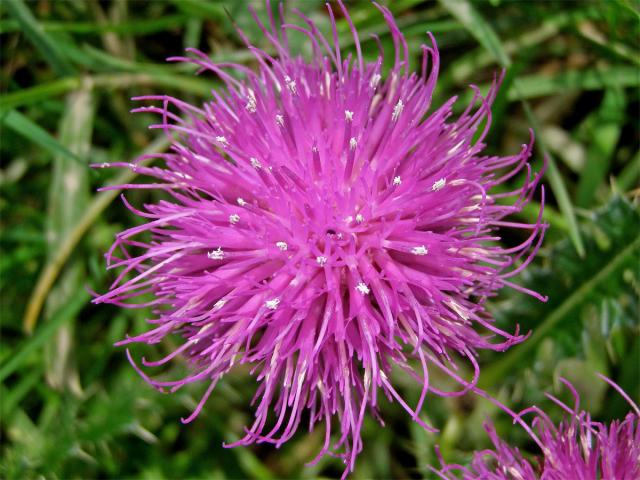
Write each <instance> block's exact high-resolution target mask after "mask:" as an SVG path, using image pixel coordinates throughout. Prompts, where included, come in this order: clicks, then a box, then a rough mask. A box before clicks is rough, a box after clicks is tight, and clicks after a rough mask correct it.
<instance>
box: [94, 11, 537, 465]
mask: <svg viewBox="0 0 640 480" xmlns="http://www.w3.org/2000/svg"><path fill="white" fill-rule="evenodd" d="M339 5H340V9H341V11H342V13H343V14H344V16H345V18H346V20H347V22H348V23H349V25H350V27H351V31H352V34H353V38H354V41H355V46H356V51H357V54H356V56H355V58H352V56H351V54H350V55H348V56H347V57H346V58H343V56H342V53H341V51H340V46H339V43H338V36H337V30H336V23H335V17H334V13H333V11H332V9H331V6H329V5H328V6H327V8H328V13H329V16H330V19H331V25H332V31H333V42H330V41H329V40H327V39H326V38H325V37H324V36H323V35H322V34H321V33H320V32H319V31H318V30H317V28H316V26H315V25H314V23H313V22H312V21H311V20H310V19H309V18H307V17H306V16H304V15H303V14H302V13H300V12H296V14H297V15H298V17H299V18H300V19H301V20H302V25H294V24H285V23H284V22H283V12H282V7H281V8H280V17H281V18H280V25H277V24H276V20H275V19H274V18H273V17H270V22H269V23H270V25H269V26H265V25H264V24H263V23H261V22H260V20H259V19H258V17H257V15H256V14H255V12H253V10H252V14H253V15H254V17H255V20H256V22H257V23H258V25H259V27H260V29H261V30H262V32H263V33H264V35H265V37H266V38H267V39H268V40H269V41H270V42H271V44H272V45H273V47H274V49H275V51H276V52H277V56H276V57H272V56H271V55H269V54H268V53H267V52H265V51H263V50H261V49H259V48H257V47H255V46H253V45H252V44H251V43H250V41H249V40H248V39H247V38H246V37H245V36H244V35H243V34H242V32H240V35H241V36H242V38H243V40H244V41H245V42H246V44H247V46H248V48H249V49H250V50H251V52H252V53H253V54H254V56H255V58H256V60H257V62H258V64H259V67H258V70H257V72H254V71H253V70H250V69H249V68H247V67H245V66H242V65H236V64H214V63H212V62H211V61H210V60H209V58H207V56H206V55H204V54H203V53H201V52H199V51H197V50H190V51H191V53H192V54H193V55H194V57H193V58H183V57H176V58H172V59H170V60H174V61H176V60H177V61H186V62H192V63H195V64H197V65H199V66H200V67H201V71H205V70H208V71H211V72H214V73H215V74H216V75H217V76H218V77H219V78H220V79H221V80H222V81H223V82H224V84H225V88H224V89H222V90H220V91H217V92H216V91H214V92H212V95H213V97H214V99H213V100H212V101H210V102H207V103H205V104H204V105H202V106H201V107H196V106H193V105H189V104H187V103H185V102H183V101H181V100H179V99H176V98H173V97H170V96H167V95H158V96H144V97H139V98H137V100H144V101H158V102H160V104H161V106H152V107H142V108H138V109H137V111H145V112H154V113H157V114H159V115H160V116H161V118H162V121H161V122H160V123H159V124H158V125H153V127H152V128H160V129H163V130H164V131H165V132H166V133H167V134H168V135H171V134H174V135H177V136H178V138H177V139H174V141H173V144H172V148H171V152H170V153H167V154H157V155H151V156H149V157H145V158H141V159H140V161H146V160H147V159H150V158H159V159H162V160H163V162H164V165H165V167H164V168H161V167H148V166H145V164H146V163H144V162H143V163H140V162H138V163H136V164H135V165H129V164H122V163H113V164H108V165H101V166H115V167H129V168H135V169H136V170H137V171H138V172H140V173H142V174H145V175H147V176H149V177H153V178H155V179H157V181H156V182H155V183H151V184H148V183H145V184H135V185H125V186H124V187H125V188H129V189H135V188H152V189H158V190H164V191H165V192H166V193H167V194H168V195H170V196H171V200H163V201H160V202H158V203H155V204H150V205H146V206H145V211H140V210H137V209H136V208H134V207H133V206H131V205H130V204H129V203H128V202H127V201H126V200H125V199H124V197H123V201H124V202H125V204H126V206H127V207H128V208H129V209H130V210H131V211H133V212H134V213H136V214H137V215H139V216H140V217H142V218H145V219H147V220H148V221H147V223H146V224H144V225H140V226H137V227H133V228H130V229H128V230H125V231H124V232H122V233H120V234H118V235H117V237H116V240H115V242H114V244H113V246H112V248H111V249H110V250H109V252H108V253H107V254H106V257H107V263H108V265H109V268H122V271H121V272H120V274H119V275H118V277H117V278H116V280H115V281H114V283H113V285H112V286H111V289H110V291H109V292H108V293H106V294H104V295H102V296H100V297H98V298H96V299H95V300H94V301H95V302H97V303H101V302H104V303H113V304H116V305H121V306H124V307H148V306H151V307H153V313H154V315H155V318H154V319H153V320H149V323H150V324H151V325H152V327H153V328H151V329H150V330H149V331H147V332H145V333H143V334H141V335H137V336H135V337H128V338H127V339H125V340H123V341H122V342H120V345H128V344H133V343H149V344H151V343H158V342H161V341H162V340H163V339H164V338H165V337H172V338H180V339H183V343H182V345H181V346H180V347H179V348H177V350H175V351H174V352H173V353H171V354H170V355H168V356H167V357H165V358H163V359H160V360H157V361H153V362H150V361H146V360H145V359H142V364H143V365H144V366H149V367H151V366H160V365H164V364H166V363H167V362H169V361H170V360H171V359H173V358H174V357H176V356H177V355H181V356H182V357H184V358H186V359H188V361H189V363H190V366H191V368H192V373H191V374H190V375H189V376H187V377H186V378H182V379H179V380H176V381H158V380H153V379H151V378H149V377H147V375H146V374H144V373H143V372H142V371H141V369H140V368H139V367H138V366H137V365H136V364H135V362H133V360H132V359H131V356H129V358H130V360H131V362H132V364H133V365H134V367H135V368H136V370H137V371H138V372H139V373H140V374H141V375H142V376H143V377H144V378H145V379H146V380H147V381H148V382H149V383H150V384H151V385H153V386H154V387H156V388H159V389H165V388H168V389H170V390H171V391H175V390H177V389H179V388H181V387H183V386H184V385H187V384H189V383H194V382H209V383H210V385H209V388H208V389H207V391H206V393H205V394H204V396H203V398H202V400H201V401H200V403H199V405H198V406H197V408H196V409H195V411H194V412H193V414H192V415H190V416H189V417H188V418H187V419H185V420H184V422H185V423H186V422H190V421H191V420H193V419H194V418H195V417H196V416H197V415H198V413H199V412H200V411H201V409H202V408H203V405H204V403H205V402H206V400H207V398H208V397H209V395H210V394H211V392H212V390H213V388H214V387H215V385H216V383H217V382H218V380H219V379H220V378H221V377H222V376H223V375H224V374H225V373H227V372H228V371H229V370H231V368H232V367H233V366H234V365H236V364H250V365H253V370H252V371H251V372H252V374H253V375H256V380H257V381H258V382H259V386H258V388H257V391H256V395H255V399H254V401H255V402H257V403H258V405H257V408H256V413H255V421H254V423H253V424H252V425H251V426H250V427H249V428H248V429H247V431H246V436H245V437H244V438H243V439H242V440H240V441H238V442H236V443H235V444H233V445H248V444H251V443H260V442H269V443H273V444H275V445H276V446H280V445H281V444H282V443H283V442H285V441H287V440H288V439H289V438H291V436H292V435H293V434H294V432H295V431H296V429H297V428H298V426H299V424H300V422H301V419H302V414H303V412H305V411H307V412H308V415H309V419H310V428H311V429H312V428H313V427H314V425H315V424H316V423H318V422H322V423H324V428H325V432H326V436H325V442H324V445H323V447H322V449H321V451H320V453H319V454H318V457H317V459H319V458H320V457H321V456H322V455H324V454H326V453H329V452H330V450H331V451H332V454H335V455H338V456H340V457H342V458H343V459H344V461H345V463H346V464H347V469H346V470H345V473H346V472H347V471H350V470H353V467H354V462H355V458H356V455H357V454H358V452H360V451H361V449H362V442H361V439H360V429H361V425H362V422H363V418H364V414H365V411H367V410H369V411H371V412H372V413H373V414H374V415H375V416H376V417H378V418H379V416H378V413H377V406H378V393H379V392H380V391H381V392H382V393H384V395H385V396H386V397H387V398H388V399H390V400H394V399H395V400H396V401H398V402H399V403H400V404H401V405H402V407H403V408H404V409H405V410H407V411H408V412H409V413H410V414H411V416H412V418H413V419H414V420H415V421H416V422H418V423H420V424H421V425H422V426H424V427H425V428H428V429H431V427H429V426H427V425H426V424H425V423H424V422H423V421H422V420H421V419H420V418H419V417H418V415H419V412H420V411H421V408H422V405H423V402H424V399H425V395H426V394H427V392H428V391H432V392H434V393H436V394H440V395H457V394H461V393H462V392H454V393H445V392H442V391H440V390H438V389H436V388H434V387H433V386H432V385H430V383H429V375H428V365H429V364H435V365H436V366H438V367H439V368H442V367H443V366H444V365H449V366H450V367H452V368H454V369H455V368H456V358H458V357H459V356H462V357H464V358H466V359H467V360H468V361H469V362H471V364H472V365H473V368H474V371H475V375H474V379H473V380H472V381H471V382H470V384H468V385H466V386H465V388H464V390H463V391H467V390H468V389H469V388H470V385H474V384H475V381H476V379H477V377H478V374H479V367H478V364H477V361H476V355H477V351H478V350H483V349H490V350H496V351H502V350H505V349H507V348H508V347H509V346H511V345H513V344H515V343H517V342H520V341H522V340H523V339H524V338H525V336H522V335H520V334H519V333H518V330H517V327H516V331H515V333H514V334H510V333H507V332H505V331H502V330H500V329H498V328H497V327H496V326H495V325H494V324H493V320H492V318H491V316H490V315H489V313H488V312H487V311H486V310H485V308H484V306H483V302H484V300H485V299H486V298H487V297H491V296H493V295H495V294H496V292H497V291H498V290H500V289H501V288H502V287H503V286H509V287H512V288H516V289H518V290H521V291H524V292H526V293H528V294H531V295H533V296H535V297H537V298H540V299H543V298H542V297H541V296H540V295H538V294H537V293H535V292H531V291H529V290H526V289H524V288H522V287H520V286H518V285H516V284H513V283H511V281H510V280H509V278H510V277H512V276H514V275H516V274H518V273H519V272H521V271H522V270H523V269H524V268H525V267H526V266H527V264H529V263H530V261H531V260H532V258H533V256H534V255H535V253H536V252H537V250H538V248H539V246H540V244H541V241H542V237H543V232H544V229H545V227H546V225H544V224H543V223H542V222H541V219H540V217H539V218H538V220H537V222H535V223H534V224H525V223H515V222H510V221H507V220H505V217H507V216H509V215H511V214H513V213H515V212H518V211H520V210H521V209H522V207H523V206H524V205H525V204H526V203H527V202H528V201H529V200H530V198H531V196H532V195H533V194H534V192H535V190H536V186H537V184H538V181H539V180H540V177H541V173H538V174H532V172H531V168H530V165H529V163H528V159H529V157H530V155H531V148H532V140H533V139H532V138H531V142H530V143H529V144H528V145H523V146H522V149H521V151H520V152H518V153H517V154H515V155H513V156H508V157H491V156H482V155H481V152H482V150H483V148H484V145H483V143H482V141H483V139H484V137H485V135H486V133H487V131H488V129H489V125H490V120H491V110H490V107H491V103H492V102H493V100H494V99H495V96H496V94H497V91H498V86H499V83H500V79H496V80H495V81H494V82H493V84H492V86H491V88H490V89H489V92H488V94H487V95H486V96H483V95H481V93H480V91H479V89H478V88H477V87H475V86H472V87H471V88H472V89H473V91H474V94H475V95H474V98H473V101H472V102H471V104H470V105H469V107H468V108H467V109H466V110H465V111H464V112H463V113H462V114H461V115H460V116H459V117H458V118H457V119H455V120H453V119H452V118H451V117H452V106H453V104H454V102H455V100H456V99H455V98H452V99H450V100H449V101H447V102H446V103H445V104H444V105H442V106H441V107H439V108H437V109H431V100H432V95H433V91H434V88H435V86H436V80H437V76H438V68H439V57H438V51H437V48H436V44H435V40H434V39H433V37H432V36H431V35H429V37H430V40H431V46H427V45H423V46H422V54H423V55H422V67H421V71H420V72H417V73H412V72H409V70H408V65H409V52H408V48H407V44H406V41H405V39H404V37H403V35H402V34H401V33H400V31H399V30H398V27H397V26H396V24H395V23H394V20H393V17H392V15H391V13H390V11H389V10H388V9H387V8H385V7H382V6H379V5H376V6H377V8H378V9H379V10H380V11H381V12H382V15H383V16H384V18H385V20H386V22H387V24H388V26H389V29H390V31H391V35H392V38H393V42H394V45H395V61H394V65H393V68H392V69H391V70H390V72H389V73H388V74H387V75H386V80H383V72H382V63H383V61H382V60H383V57H382V55H383V53H382V49H381V52H380V56H379V58H378V60H377V61H375V62H373V63H365V62H364V60H363V57H362V55H361V50H360V43H359V40H358V35H357V33H356V31H355V28H354V26H353V23H352V22H351V19H350V17H349V15H348V12H347V10H346V8H345V7H344V5H343V4H342V3H340V4H339ZM267 10H268V11H269V12H270V9H267ZM289 30H296V31H298V32H302V33H303V34H305V35H306V36H307V37H308V38H309V40H310V42H311V44H312V47H313V58H312V59H311V61H307V60H304V59H303V58H301V57H293V56H292V55H291V53H290V50H289V48H288V40H287V32H288V31H289ZM232 72H233V74H232ZM235 74H240V75H241V76H242V77H243V80H237V79H236V77H237V75H235ZM429 112H430V113H429ZM520 173H524V176H525V177H526V178H525V180H524V184H523V185H522V186H521V187H520V188H518V189H517V190H515V191H511V192H500V193H492V194H490V193H489V192H490V190H491V189H492V188H493V187H495V186H497V185H501V184H503V183H504V182H505V181H507V180H509V179H511V178H513V177H514V176H515V175H518V174H520ZM543 195H544V193H543ZM510 198H511V199H513V200H512V201H511V202H509V201H508V199H510ZM509 203H511V204H509ZM499 228H513V229H520V230H523V231H525V232H526V237H527V238H526V239H525V240H524V241H523V242H522V243H521V244H520V245H518V246H516V247H513V248H504V247H502V246H501V245H500V244H499V243H498V241H499V240H500V237H499V236H498V234H497V233H496V230H497V229H499ZM141 234H151V236H152V239H151V240H145V239H144V238H141V237H139V235H141ZM132 249H135V251H136V253H135V254H134V253H132V251H131V250H132ZM118 252H120V255H118ZM145 293H152V294H153V300H151V301H148V302H146V303H142V304H135V305H132V304H130V303H128V302H127V301H128V300H129V299H133V298H135V297H138V296H140V295H142V294H145ZM496 336H498V337H502V339H503V340H502V341H497V342H495V341H494V337H496ZM127 354H128V355H129V352H127ZM452 355H454V356H452ZM413 360H415V361H417V362H418V365H419V367H418V368H417V371H416V370H414V366H413V365H412V363H410V361H413ZM394 364H395V365H397V366H399V367H401V368H402V369H404V370H406V371H408V372H409V373H410V374H411V375H412V376H413V377H414V378H416V379H417V380H418V381H419V382H420V383H422V385H423V387H422V393H421V396H420V399H419V402H418V404H417V405H416V406H415V407H413V408H412V407H411V406H409V405H408V404H407V403H406V402H405V401H404V400H403V399H402V397H401V395H400V394H399V393H398V392H397V391H396V389H395V388H394V387H393V385H392V383H391V380H390V372H391V369H392V365H394ZM271 412H273V414H274V415H275V422H271V421H270V420H269V416H270V414H271ZM335 417H337V419H338V422H339V427H338V432H339V438H338V440H337V441H336V442H335V443H334V445H333V446H331V445H330V443H331V442H330V438H331V431H332V421H333V420H334V418H335ZM432 430H433V429H432ZM317 459H316V460H317Z"/></svg>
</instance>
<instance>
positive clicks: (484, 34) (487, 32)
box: [440, 0, 511, 68]
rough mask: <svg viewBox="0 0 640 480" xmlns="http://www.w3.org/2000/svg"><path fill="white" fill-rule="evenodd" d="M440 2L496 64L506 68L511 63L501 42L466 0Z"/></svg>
mask: <svg viewBox="0 0 640 480" xmlns="http://www.w3.org/2000/svg"><path fill="white" fill-rule="evenodd" d="M440 4H441V5H442V6H443V7H444V8H445V9H446V10H448V11H449V13H451V14H452V15H453V16H454V17H455V18H457V19H458V21H459V22H460V23H461V24H462V25H464V26H465V28H466V29H467V30H468V31H469V33H471V35H473V36H474V37H475V38H476V40H478V42H480V44H481V45H482V46H483V47H484V48H485V49H487V51H488V52H489V53H491V55H493V58H494V59H495V60H496V61H497V62H498V64H499V65H500V66H501V67H503V68H507V67H509V66H510V65H511V59H510V58H509V55H507V51H506V50H505V48H504V46H503V45H502V42H501V41H500V39H499V38H498V35H496V32H494V31H493V28H492V27H491V25H489V24H488V23H487V22H486V21H485V19H484V18H483V17H482V15H480V13H479V12H478V11H477V10H476V9H475V8H474V7H473V5H472V4H471V2H469V1H467V0H456V1H453V2H450V1H445V0H440Z"/></svg>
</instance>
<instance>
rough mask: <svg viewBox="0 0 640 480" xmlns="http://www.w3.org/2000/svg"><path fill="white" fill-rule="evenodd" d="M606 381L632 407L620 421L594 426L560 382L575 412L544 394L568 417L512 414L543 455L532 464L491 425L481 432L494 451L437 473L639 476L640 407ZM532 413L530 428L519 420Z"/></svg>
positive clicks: (527, 479)
mask: <svg viewBox="0 0 640 480" xmlns="http://www.w3.org/2000/svg"><path fill="white" fill-rule="evenodd" d="M600 377H601V378H602V379H604V380H605V381H607V382H608V383H610V384H611V385H612V386H613V387H614V388H615V389H616V390H617V391H618V392H619V393H620V394H621V395H622V396H623V397H624V398H625V399H626V400H627V401H628V402H629V405H630V406H631V407H632V411H631V412H629V413H628V414H627V416H626V417H625V418H624V419H623V420H614V421H612V422H611V423H609V424H607V423H602V422H595V421H593V420H591V416H590V414H589V413H588V412H586V411H584V410H580V397H579V395H578V393H577V392H576V390H575V389H574V388H573V386H572V385H571V384H570V383H569V382H567V381H566V380H564V379H561V381H562V382H563V383H565V384H566V385H567V387H568V388H569V389H570V390H571V392H572V394H573V396H574V398H575V405H574V407H573V409H571V408H570V407H568V406H567V405H565V404H564V403H562V402H561V401H559V400H558V399H556V398H555V397H553V396H551V395H548V394H547V396H548V397H549V398H550V399H551V400H553V401H554V402H555V403H557V404H558V405H560V407H562V409H563V410H565V412H566V413H567V415H566V416H565V418H564V419H563V420H562V421H561V422H560V423H559V424H557V425H556V424H554V423H553V421H552V420H551V419H550V418H549V417H548V416H547V415H546V414H545V413H544V412H543V411H542V410H540V409H539V408H537V407H531V408H528V409H526V410H524V411H522V412H520V414H519V415H518V416H516V417H515V418H516V421H517V422H518V423H520V424H521V425H522V426H523V427H524V428H525V430H527V432H528V433H529V435H530V436H531V438H532V440H534V441H535V443H536V444H537V445H538V447H539V448H540V451H541V455H540V457H539V460H538V462H537V463H536V462H533V464H532V463H531V462H530V461H529V460H527V459H525V458H524V457H523V456H522V454H521V453H520V451H519V450H518V449H517V448H515V447H511V446H510V445H508V444H507V443H506V442H505V441H503V440H502V439H500V437H498V434H497V433H496V431H495V428H494V427H493V425H492V424H491V423H486V424H485V430H486V431H487V433H488V434H489V438H490V439H491V442H492V443H493V446H494V450H483V451H480V452H476V453H475V454H474V456H473V459H472V461H471V465H470V466H469V467H464V466H461V465H446V466H444V467H443V468H442V469H441V470H440V471H439V472H436V473H438V474H439V475H440V477H441V478H444V479H449V480H454V479H458V478H462V479H464V480H488V479H492V480H538V479H540V480H566V479H570V478H576V479H578V478H579V479H582V480H599V479H616V480H635V479H637V478H640V423H639V422H640V409H639V408H638V406H637V405H636V404H635V403H634V402H633V401H632V400H631V399H630V398H629V397H628V396H627V395H626V393H625V392H624V391H623V390H622V389H621V388H620V387H619V386H618V385H616V384H615V383H613V382H612V381H611V380H609V379H608V378H606V377H604V376H602V375H600ZM528 413H534V414H535V418H534V420H533V421H532V422H531V425H529V424H526V423H524V421H523V420H521V418H520V417H522V416H523V415H525V414H528Z"/></svg>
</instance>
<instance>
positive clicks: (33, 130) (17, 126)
mask: <svg viewBox="0 0 640 480" xmlns="http://www.w3.org/2000/svg"><path fill="white" fill-rule="evenodd" d="M2 124H3V125H5V126H7V127H9V128H10V129H11V130H13V131H14V132H16V133H17V134H19V135H22V136H23V137H25V138H27V139H29V140H31V141H32V142H33V143H35V144H36V145H39V146H40V147H42V148H43V149H44V150H46V151H48V152H49V153H51V154H53V155H60V156H62V157H64V158H67V159H69V160H72V161H74V162H81V160H80V158H79V157H78V156H77V155H76V154H75V153H73V152H72V151H71V150H69V149H68V148H67V147H65V146H64V145H62V144H61V143H60V142H59V141H58V140H56V139H55V138H54V137H52V136H51V135H50V134H49V132H47V131H46V130H45V129H43V128H42V127H41V126H40V125H38V124H37V123H35V122H34V121H32V120H31V119H30V118H28V117H26V116H24V115H23V114H22V113H20V112H18V111H17V110H10V111H9V112H7V113H6V114H5V115H4V116H3V117H2Z"/></svg>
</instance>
